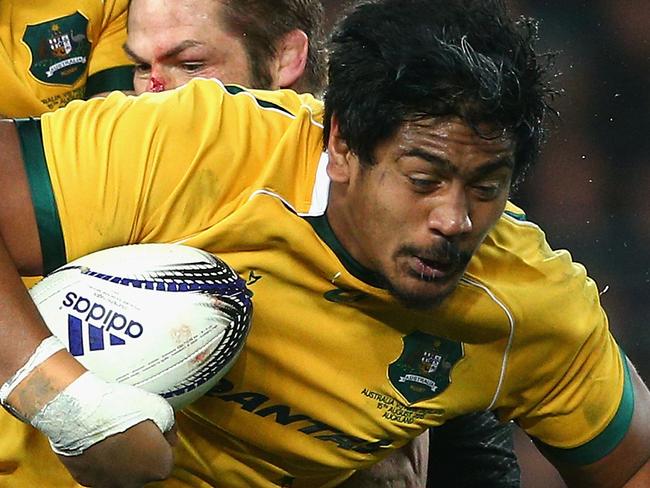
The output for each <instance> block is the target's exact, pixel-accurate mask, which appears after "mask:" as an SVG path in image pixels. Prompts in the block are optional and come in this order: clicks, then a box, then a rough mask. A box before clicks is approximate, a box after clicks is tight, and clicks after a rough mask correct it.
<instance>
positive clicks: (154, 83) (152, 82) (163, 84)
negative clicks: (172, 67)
mask: <svg viewBox="0 0 650 488" xmlns="http://www.w3.org/2000/svg"><path fill="white" fill-rule="evenodd" d="M163 72H164V68H163V67H162V66H161V65H160V64H159V63H155V62H154V63H152V65H151V71H150V72H149V79H148V80H147V88H146V91H148V92H154V93H157V92H162V91H165V90H169V88H170V87H169V86H168V85H169V82H168V80H167V77H166V76H165V74H164V73H163Z"/></svg>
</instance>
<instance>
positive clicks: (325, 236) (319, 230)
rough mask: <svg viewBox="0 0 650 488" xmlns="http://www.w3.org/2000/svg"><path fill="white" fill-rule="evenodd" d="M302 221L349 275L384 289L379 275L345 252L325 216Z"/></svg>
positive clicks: (306, 218)
mask: <svg viewBox="0 0 650 488" xmlns="http://www.w3.org/2000/svg"><path fill="white" fill-rule="evenodd" d="M304 219H305V220H306V221H307V222H309V223H310V224H311V226H312V227H313V229H314V231H316V234H318V237H320V238H321V239H322V240H323V242H325V244H327V246H328V247H329V248H330V249H331V250H332V251H333V252H334V254H336V257H337V258H339V261H341V263H342V264H343V266H344V267H345V269H347V270H348V271H349V272H350V274H352V275H353V276H354V277H355V278H357V279H359V280H361V281H363V282H364V283H367V284H368V285H371V286H374V287H375V288H385V285H384V283H385V282H384V280H383V278H382V277H381V276H380V275H379V274H377V273H375V272H373V271H371V270H369V269H368V268H366V267H365V266H363V265H362V264H360V263H359V262H358V261H357V260H356V259H354V258H353V257H352V256H351V255H350V254H349V253H348V252H347V251H346V250H345V248H344V247H343V245H342V244H341V242H340V241H339V240H338V238H337V237H336V235H335V234H334V231H333V230H332V227H331V226H330V223H329V221H328V220H327V216H326V215H325V214H323V215H318V216H316V217H304Z"/></svg>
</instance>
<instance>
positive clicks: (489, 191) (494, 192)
mask: <svg viewBox="0 0 650 488" xmlns="http://www.w3.org/2000/svg"><path fill="white" fill-rule="evenodd" d="M472 188H473V189H474V191H475V192H476V194H477V195H478V197H479V198H480V199H481V200H494V199H495V198H497V197H498V196H499V195H500V194H501V190H502V189H503V184H502V183H501V182H497V181H495V182H491V183H480V184H476V185H473V186H472Z"/></svg>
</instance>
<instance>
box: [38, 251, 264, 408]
mask: <svg viewBox="0 0 650 488" xmlns="http://www.w3.org/2000/svg"><path fill="white" fill-rule="evenodd" d="M30 294H31V296H32V299H33V300H34V302H35V303H36V306H37V307H38V309H39V311H40V313H41V315H42V316H43V318H44V320H45V322H46V324H47V326H48V327H49V328H50V330H51V331H52V333H53V334H54V335H56V336H57V337H58V338H59V339H61V340H62V341H63V343H64V344H65V345H66V347H67V349H68V351H70V353H71V354H72V355H73V356H74V357H75V358H76V359H77V360H78V361H79V362H80V363H82V364H83V365H84V366H85V367H86V368H87V369H88V370H90V371H92V372H93V373H95V374H97V375H98V376H100V377H102V378H103V379H105V380H107V381H116V382H122V383H128V384H130V385H134V386H138V387H140V388H143V389H145V390H147V391H150V392H153V393H157V394H159V395H162V396H163V397H164V398H166V399H167V400H168V401H169V403H170V404H171V405H172V406H173V407H174V408H175V409H179V408H182V407H183V406H185V405H187V404H189V403H191V402H192V401H194V400H196V399H197V398H199V397H200V396H201V395H203V394H205V393H206V392H207V391H208V390H209V389H210V388H212V387H213V386H214V385H215V384H216V383H217V382H218V381H219V379H221V377H223V376H224V375H225V374H226V372H227V371H228V369H229V368H230V367H231V366H232V364H233V363H234V361H235V360H236V358H237V356H238V355H239V353H240V351H241V349H242V347H243V345H244V342H245V339H246V335H247V333H248V329H249V326H250V320H251V314H252V303H251V294H250V292H249V291H248V290H247V288H246V283H245V282H244V280H242V279H241V278H240V277H239V276H238V275H237V273H236V272H235V271H233V270H232V269H231V268H230V267H229V266H228V265H227V264H226V263H224V262H223V261H221V260H220V259H219V258H217V257H215V256H213V255H212V254H210V253H207V252H205V251H202V250H199V249H196V248H193V247H189V246H184V245H180V244H133V245H128V246H120V247H114V248H110V249H105V250H102V251H98V252H95V253H92V254H88V255H87V256H84V257H81V258H79V259H76V260H74V261H71V262H70V263H68V264H66V265H64V266H62V267H60V268H59V269H57V270H55V271H53V272H52V273H50V274H49V275H48V276H46V277H45V278H44V279H43V280H42V281H40V282H39V283H37V284H36V285H35V286H34V287H32V289H31V290H30Z"/></svg>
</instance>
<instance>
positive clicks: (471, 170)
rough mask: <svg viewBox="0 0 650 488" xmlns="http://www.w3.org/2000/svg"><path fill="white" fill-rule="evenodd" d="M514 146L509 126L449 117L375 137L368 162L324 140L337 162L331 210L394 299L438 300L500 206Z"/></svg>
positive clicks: (415, 303) (340, 232) (335, 224)
mask: <svg viewBox="0 0 650 488" xmlns="http://www.w3.org/2000/svg"><path fill="white" fill-rule="evenodd" d="M479 129H480V131H481V133H482V134H489V133H490V129H491V128H490V127H489V126H481V127H480V128H479ZM336 133H337V128H336V127H335V128H334V130H333V134H334V135H336ZM514 148H515V145H514V142H513V141H512V140H511V138H510V137H509V136H507V135H503V134H500V136H499V137H491V138H488V137H485V136H481V135H479V134H477V132H476V131H475V130H474V129H472V128H471V127H469V126H468V125H467V124H466V123H464V122H463V121H462V120H461V119H459V118H455V117H453V118H451V117H447V118H436V119H427V120H419V121H411V122H407V123H405V124H404V125H403V126H402V127H400V129H399V130H398V131H397V133H396V134H395V135H394V136H393V137H391V138H390V139H388V140H386V141H384V142H382V143H381V144H379V145H378V147H377V148H376V150H375V153H374V162H375V164H374V165H364V164H362V163H361V162H360V161H359V158H358V157H357V156H356V154H354V153H353V152H351V151H350V150H349V149H347V146H346V145H345V144H343V145H342V147H337V145H336V144H332V143H330V151H335V152H336V154H335V155H334V159H336V160H337V161H339V162H340V161H342V162H343V163H342V164H332V163H330V167H329V168H328V171H329V173H330V177H332V180H333V186H332V193H331V196H330V204H329V207H328V213H327V215H328V219H329V221H330V224H331V225H332V228H333V230H334V232H335V234H336V235H337V237H338V238H339V240H340V241H341V243H342V244H343V246H344V247H345V248H346V249H347V251H348V252H349V253H350V254H351V255H352V256H353V257H354V258H355V259H356V260H357V261H359V263H361V264H362V265H364V266H366V267H367V268H368V269H370V270H373V271H375V272H377V273H379V274H380V275H381V276H382V277H383V279H384V281H385V286H386V287H387V288H388V289H390V290H391V291H392V293H393V294H394V295H395V296H396V297H397V298H398V299H399V300H400V301H402V302H403V303H404V304H405V305H407V306H409V307H416V308H429V307H433V306H436V305H437V304H439V303H440V302H441V301H442V300H443V299H444V298H445V297H447V296H448V295H449V294H450V293H451V292H452V291H453V290H454V289H455V288H456V286H457V285H458V281H459V280H460V278H461V277H462V275H463V273H464V271H465V269H466V267H467V264H468V262H469V260H470V258H471V256H472V254H473V253H474V252H475V251H476V249H477V248H478V246H479V245H480V244H481V242H482V241H483V239H484V238H485V236H486V235H487V233H488V232H489V231H490V229H491V228H492V227H493V225H494V224H495V223H496V222H497V220H498V219H499V217H500V215H501V214H502V212H503V210H504V208H505V204H506V201H507V199H508V195H509V190H510V183H511V180H512V171H513V166H514Z"/></svg>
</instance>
